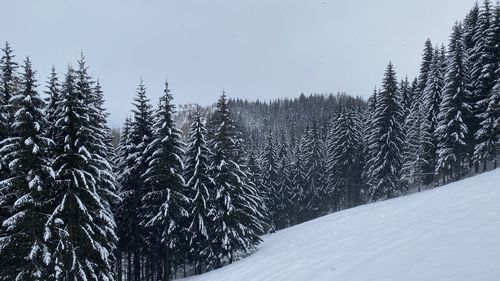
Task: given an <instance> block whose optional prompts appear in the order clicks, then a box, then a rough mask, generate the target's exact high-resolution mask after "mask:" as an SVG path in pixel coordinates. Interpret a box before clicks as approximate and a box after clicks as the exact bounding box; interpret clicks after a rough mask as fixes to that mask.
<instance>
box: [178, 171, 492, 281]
mask: <svg viewBox="0 0 500 281" xmlns="http://www.w3.org/2000/svg"><path fill="white" fill-rule="evenodd" d="M185 280H189V281H265V280H269V281H271V280H272V281H305V280H307V281H334V280H339V281H353V280H356V281H389V280H391V281H397V280H402V281H426V280H429V281H431V280H432V281H437V280H439V281H448V280H449V281H461V280H463V281H490V280H491V281H498V280H500V169H497V170H495V171H491V172H487V173H484V174H481V175H478V176H475V177H471V178H468V179H465V180H462V181H460V182H456V183H453V184H449V185H446V186H442V187H438V188H436V189H434V190H430V191H426V192H422V193H417V194H412V195H408V196H405V197H401V198H397V199H392V200H388V201H384V202H378V203H374V204H369V205H364V206H360V207H357V208H353V209H350V210H345V211H342V212H338V213H335V214H332V215H328V216H324V217H322V218H319V219H316V220H313V221H309V222H306V223H303V224H301V225H298V226H295V227H292V228H289V229H285V230H282V231H279V232H278V233H276V234H272V235H269V236H267V237H265V238H264V242H263V243H262V245H261V246H260V248H259V250H258V251H257V252H256V253H254V254H253V255H251V256H249V257H247V258H245V259H242V260H240V261H238V262H236V263H234V264H232V265H229V266H226V267H224V268H221V269H218V270H215V271H212V272H209V273H206V274H203V275H200V276H196V277H191V278H188V279H185Z"/></svg>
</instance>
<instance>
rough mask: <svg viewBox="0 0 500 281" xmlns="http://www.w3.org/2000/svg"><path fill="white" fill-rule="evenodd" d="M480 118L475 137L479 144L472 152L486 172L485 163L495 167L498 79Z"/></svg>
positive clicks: (499, 100)
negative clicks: (479, 126) (490, 163)
mask: <svg viewBox="0 0 500 281" xmlns="http://www.w3.org/2000/svg"><path fill="white" fill-rule="evenodd" d="M479 117H480V118H481V120H482V121H481V123H480V125H481V128H480V129H479V130H478V131H477V132H476V134H475V136H476V139H477V140H480V142H479V143H478V144H477V145H476V147H475V150H474V158H475V159H476V161H482V162H483V171H485V170H486V161H488V160H489V161H493V168H494V169H495V168H496V167H497V160H496V159H497V155H498V146H499V140H500V79H498V81H497V84H496V85H495V86H494V87H493V91H492V94H491V96H490V97H489V99H488V106H487V108H486V110H485V111H484V113H482V114H481V115H479Z"/></svg>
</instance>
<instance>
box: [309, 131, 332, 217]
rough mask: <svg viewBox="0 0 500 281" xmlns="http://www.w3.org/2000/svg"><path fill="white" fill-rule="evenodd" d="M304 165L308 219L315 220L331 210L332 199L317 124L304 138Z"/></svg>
mask: <svg viewBox="0 0 500 281" xmlns="http://www.w3.org/2000/svg"><path fill="white" fill-rule="evenodd" d="M303 149H304V165H305V168H306V174H305V177H306V186H305V189H304V191H305V196H306V199H307V203H306V206H307V207H306V210H307V211H306V214H305V216H306V218H307V219H313V218H316V217H318V216H320V215H322V214H325V213H326V212H327V211H328V210H329V209H330V208H331V202H330V200H328V198H331V194H329V192H328V189H327V186H326V163H325V160H326V159H325V154H324V151H325V149H324V143H323V142H322V140H321V137H320V133H319V130H318V127H317V125H316V122H314V121H313V124H312V125H311V128H310V129H309V131H308V132H307V133H306V134H305V135H304V137H303Z"/></svg>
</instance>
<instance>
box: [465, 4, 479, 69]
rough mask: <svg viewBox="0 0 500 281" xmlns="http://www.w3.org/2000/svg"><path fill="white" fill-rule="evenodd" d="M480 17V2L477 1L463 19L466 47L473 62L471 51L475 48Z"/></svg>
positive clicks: (470, 60)
mask: <svg viewBox="0 0 500 281" xmlns="http://www.w3.org/2000/svg"><path fill="white" fill-rule="evenodd" d="M478 19H479V3H478V2H477V1H476V2H475V3H474V6H473V7H472V8H471V9H470V11H469V12H468V13H467V15H466V16H465V19H464V20H463V27H462V29H463V38H464V47H465V50H466V52H467V54H469V62H472V57H471V52H472V50H473V49H474V43H475V42H474V34H475V33H476V29H477V25H478Z"/></svg>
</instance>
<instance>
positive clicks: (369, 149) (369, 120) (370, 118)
mask: <svg viewBox="0 0 500 281" xmlns="http://www.w3.org/2000/svg"><path fill="white" fill-rule="evenodd" d="M379 94H380V93H378V92H377V89H374V90H373V94H372V95H371V96H370V98H368V108H367V109H366V111H365V113H364V115H365V116H366V117H365V124H364V127H365V128H366V134H365V135H364V139H363V142H364V148H365V151H364V153H365V154H366V159H367V160H366V163H365V167H364V168H363V173H362V175H361V177H362V179H363V182H364V184H365V186H367V185H369V183H370V181H371V176H372V174H373V173H372V172H373V168H374V165H373V164H374V161H375V156H376V153H377V149H378V148H377V134H376V130H375V117H376V115H375V114H376V112H377V95H379ZM417 98H418V97H417Z"/></svg>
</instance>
